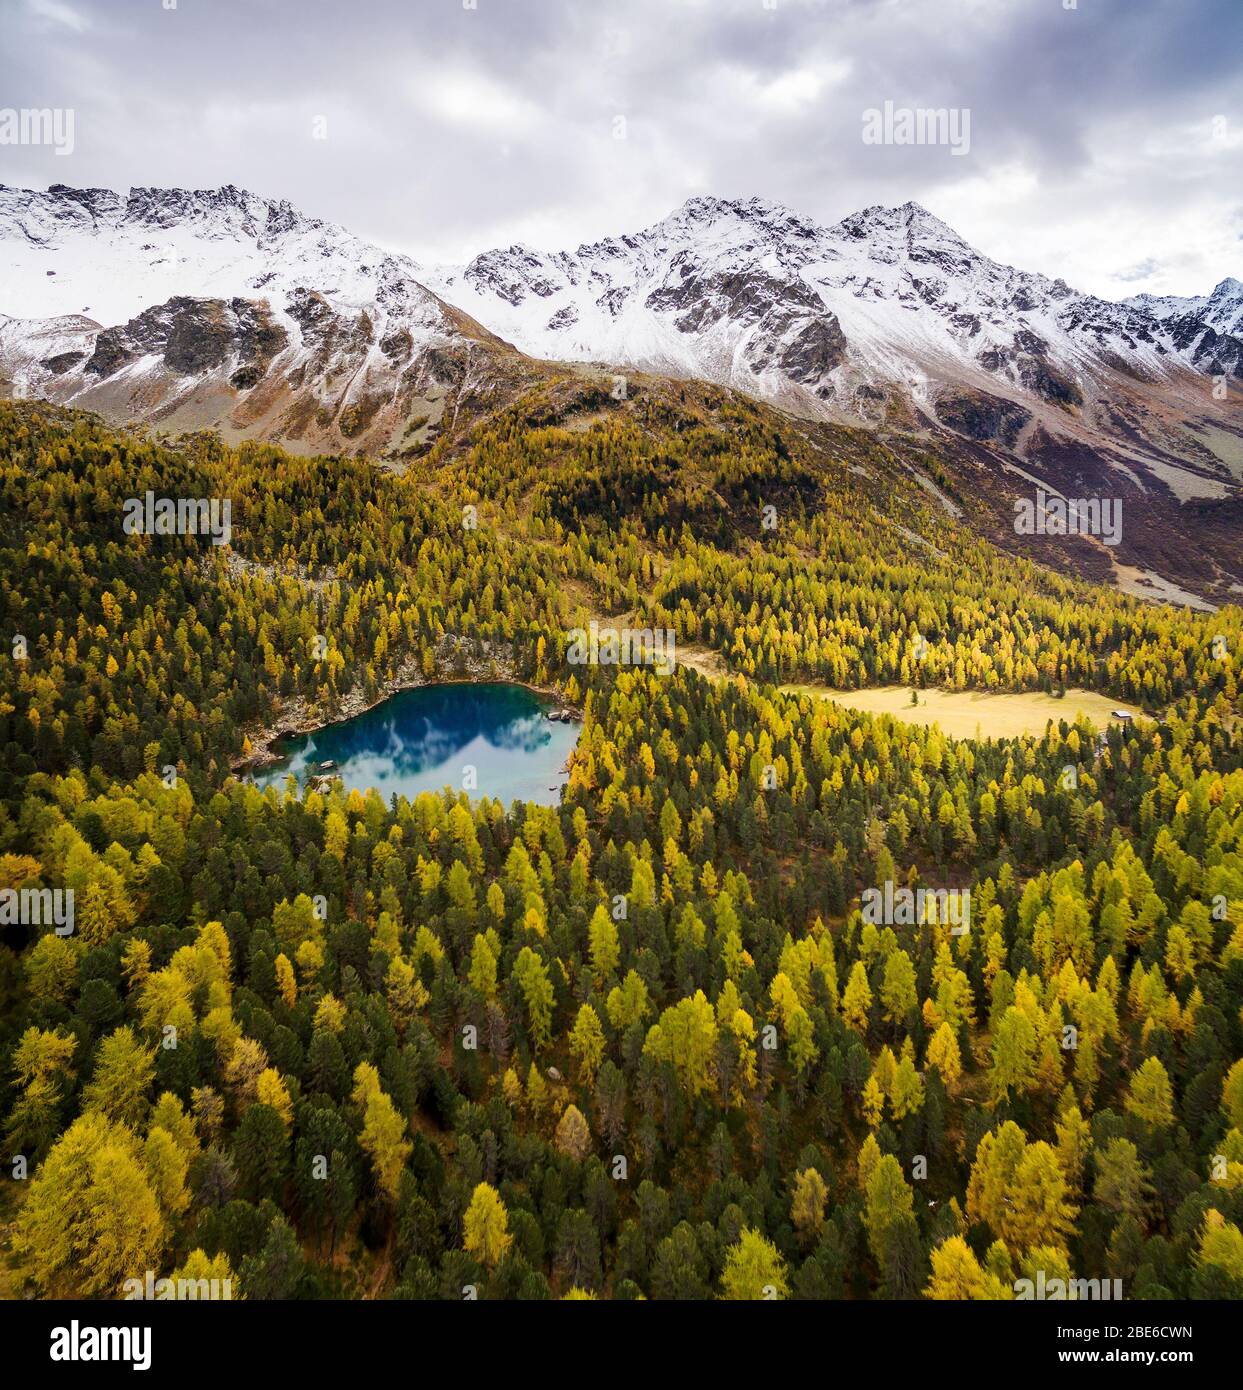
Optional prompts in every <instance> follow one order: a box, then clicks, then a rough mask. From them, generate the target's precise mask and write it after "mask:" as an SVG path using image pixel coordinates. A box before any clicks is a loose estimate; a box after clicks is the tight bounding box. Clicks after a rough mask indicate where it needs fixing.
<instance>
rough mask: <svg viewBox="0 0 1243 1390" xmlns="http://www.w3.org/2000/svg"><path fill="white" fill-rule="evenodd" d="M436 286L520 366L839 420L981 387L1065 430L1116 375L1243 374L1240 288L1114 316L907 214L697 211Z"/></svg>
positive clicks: (442, 276) (438, 277)
mask: <svg viewBox="0 0 1243 1390" xmlns="http://www.w3.org/2000/svg"><path fill="white" fill-rule="evenodd" d="M425 276H426V279H427V281H428V283H429V284H431V285H433V286H434V287H435V288H437V289H438V290H439V291H440V292H441V293H443V294H444V295H445V297H446V298H449V299H451V300H453V301H454V302H457V303H460V304H462V305H463V306H464V307H467V308H469V309H470V311H471V312H472V313H474V314H475V315H476V316H477V317H478V318H479V319H480V320H481V321H482V322H484V323H487V324H488V325H489V326H491V327H494V328H495V329H496V331H497V332H499V333H501V334H502V335H503V336H505V337H506V338H508V339H510V340H511V341H513V342H514V343H515V344H517V346H519V347H520V348H522V349H523V350H524V351H528V352H533V353H536V354H538V355H541V356H547V357H553V358H558V357H560V358H587V359H589V360H597V361H613V362H621V363H632V364H634V365H636V366H650V367H656V368H663V369H672V370H677V371H680V372H684V373H692V374H695V375H700V376H706V377H709V378H711V379H714V380H720V381H723V382H727V383H730V384H734V385H741V386H744V387H747V388H748V389H751V390H756V391H758V392H760V393H761V394H765V395H768V396H775V397H777V398H783V397H784V398H786V399H787V400H788V401H789V400H790V399H791V397H790V388H800V389H801V391H802V392H803V393H805V394H810V395H812V396H814V397H818V398H819V399H820V400H821V401H823V402H826V403H828V404H830V405H832V404H838V405H841V406H843V407H845V408H846V409H847V410H849V408H850V402H851V400H852V399H855V398H856V397H857V391H858V388H859V385H860V383H861V382H864V383H871V384H880V385H884V384H893V383H898V384H901V385H902V386H903V387H904V388H906V389H911V386H912V382H914V381H917V380H918V379H919V378H920V377H925V378H927V379H929V380H930V381H933V382H935V381H957V382H962V381H969V382H970V383H972V384H973V385H975V386H978V387H983V386H984V385H985V383H984V382H983V380H982V379H981V378H982V377H984V376H988V377H992V378H994V382H993V387H994V389H995V388H996V387H1001V388H1003V389H1006V388H1012V389H1013V390H1014V391H1015V392H1016V394H1019V395H1027V394H1030V395H1033V396H1035V397H1036V398H1038V400H1040V401H1043V402H1045V403H1047V404H1049V405H1052V406H1055V407H1057V408H1059V409H1062V410H1063V411H1065V412H1068V413H1070V414H1072V415H1073V413H1074V412H1075V411H1076V410H1077V409H1078V408H1079V407H1080V406H1082V405H1083V404H1084V402H1085V400H1086V399H1087V398H1088V397H1090V396H1091V395H1092V394H1093V392H1094V389H1095V387H1096V385H1097V383H1098V379H1099V378H1101V377H1107V376H1108V375H1109V374H1110V373H1112V372H1113V371H1115V370H1119V369H1120V370H1122V371H1124V372H1125V373H1127V374H1128V375H1129V376H1130V377H1131V378H1132V379H1133V380H1140V381H1153V380H1166V379H1170V378H1172V377H1176V376H1177V375H1178V374H1179V373H1182V372H1188V371H1193V372H1202V373H1208V374H1212V373H1217V372H1225V373H1227V374H1230V375H1236V376H1237V375H1238V374H1239V372H1240V371H1241V370H1243V340H1239V339H1236V338H1234V337H1233V336H1232V334H1233V332H1234V330H1235V329H1236V328H1237V327H1238V325H1239V322H1240V320H1241V319H1243V286H1239V284H1238V282H1237V281H1225V282H1223V284H1222V285H1221V286H1219V287H1218V289H1217V290H1216V291H1214V294H1213V295H1212V296H1210V297H1208V298H1207V299H1205V300H1204V301H1177V302H1174V301H1170V302H1169V303H1168V304H1166V305H1165V309H1164V311H1163V312H1157V311H1156V308H1154V304H1153V303H1149V302H1145V301H1144V300H1143V299H1142V298H1141V299H1138V300H1132V301H1127V302H1126V303H1122V304H1111V303H1108V302H1106V301H1104V300H1101V299H1098V298H1095V297H1094V296H1091V295H1083V294H1079V293H1078V292H1076V291H1075V290H1073V289H1071V288H1070V287H1069V286H1068V285H1066V284H1065V283H1064V282H1063V281H1061V280H1050V279H1047V278H1046V277H1044V276H1041V275H1033V274H1028V273H1026V272H1024V271H1019V270H1015V269H1013V268H1011V267H1009V266H1003V265H998V264H997V263H995V262H993V261H990V260H989V259H988V258H987V257H985V256H982V255H980V254H979V253H978V252H977V251H975V250H973V249H972V248H971V247H970V246H968V245H967V244H966V243H965V242H964V241H963V240H962V239H961V238H960V237H959V236H958V235H957V234H956V233H955V232H953V231H952V230H951V229H950V228H949V227H947V226H945V224H944V223H942V222H940V221H939V220H938V219H937V218H935V217H933V216H932V215H931V214H930V213H928V212H927V211H926V210H925V209H923V208H921V207H919V206H918V205H917V204H915V203H907V204H905V205H904V206H902V207H899V208H885V207H872V208H865V209H864V210H863V211H861V212H858V213H855V214H854V215H852V216H851V217H848V218H846V219H844V220H843V221H842V222H840V223H838V224H837V225H836V226H833V227H820V226H817V225H816V224H814V223H812V222H810V221H808V220H807V219H805V218H801V217H798V216H797V215H795V214H794V213H791V212H790V211H788V210H787V209H785V208H782V207H779V206H777V205H775V204H772V203H767V202H763V201H762V200H759V199H751V200H749V201H746V202H725V201H721V200H718V199H712V198H693V199H691V200H690V202H688V203H687V204H686V205H685V206H684V207H682V208H681V209H679V210H678V211H677V212H676V213H674V214H673V215H672V216H671V217H668V218H666V219H665V220H664V221H663V222H659V223H657V224H656V225H655V226H653V227H649V228H647V229H646V230H645V231H642V232H638V233H636V234H634V235H632V236H627V237H622V238H612V239H609V240H606V241H603V242H599V243H597V244H595V245H593V246H582V247H579V249H578V250H577V251H575V252H560V253H557V254H551V255H546V254H544V253H541V252H538V251H535V250H532V249H531V248H529V247H523V246H512V247H509V248H508V249H506V250H501V251H492V252H487V253H485V254H484V255H481V256H479V257H477V258H476V259H475V260H474V261H472V262H471V263H470V264H469V265H467V266H465V267H462V268H454V267H445V268H439V269H437V270H431V271H427V272H425ZM812 325H816V327H814V328H813V326H812ZM797 396H798V391H796V392H795V393H794V397H793V400H795V401H797Z"/></svg>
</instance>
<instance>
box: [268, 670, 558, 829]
mask: <svg viewBox="0 0 1243 1390" xmlns="http://www.w3.org/2000/svg"><path fill="white" fill-rule="evenodd" d="M550 708H552V706H551V705H550V704H549V703H548V702H547V701H545V700H542V699H541V698H540V697H539V696H538V695H535V694H533V693H532V692H531V691H529V690H526V689H525V688H524V687H522V686H520V685H506V684H501V683H491V682H482V683H479V684H474V683H471V684H462V685H424V686H418V687H417V688H416V689H414V690H403V691H401V692H400V693H398V694H396V695H393V696H391V697H390V698H389V699H387V700H385V701H383V702H382V703H381V704H378V705H376V706H375V708H374V709H369V710H366V711H365V712H364V713H362V714H360V715H357V716H356V717H355V718H353V719H346V720H343V721H342V722H341V723H340V724H330V725H329V726H328V727H327V728H324V729H320V730H318V731H317V732H315V733H313V734H299V735H297V736H296V737H294V738H290V739H285V740H282V741H281V742H280V743H279V744H278V745H277V746H276V751H277V752H278V753H281V754H282V755H284V757H283V760H282V761H281V762H279V763H276V764H273V765H272V766H271V767H267V768H263V769H262V770H261V771H258V772H256V773H255V784H256V785H257V786H259V787H261V788H263V787H269V786H273V785H275V786H278V787H281V786H284V783H285V779H286V778H287V777H288V776H289V774H290V773H293V775H294V776H295V777H297V779H298V783H299V785H300V786H305V784H306V782H307V781H308V780H309V778H310V777H311V776H312V775H313V774H314V773H315V772H317V771H319V770H320V766H319V765H320V764H323V763H326V762H333V763H335V764H336V766H335V767H334V768H331V769H329V770H328V775H329V776H332V777H339V778H340V779H341V781H342V782H343V783H344V785H345V787H346V789H347V790H353V789H354V788H357V789H358V790H359V791H363V792H365V791H367V790H368V789H370V788H372V787H374V788H376V790H377V791H379V793H380V795H381V796H383V797H384V799H385V801H387V800H388V799H389V798H390V797H391V796H392V795H393V794H394V793H395V794H396V795H398V796H406V797H415V796H417V795H418V794H419V793H420V792H427V791H441V790H443V788H444V787H446V786H448V787H451V788H452V789H453V790H454V791H463V790H465V791H466V792H467V794H468V795H470V796H471V797H480V796H489V797H497V798H499V799H500V800H501V801H503V802H504V803H505V804H506V805H508V804H509V803H510V802H511V801H515V800H521V801H532V802H537V803H539V804H540V805H544V806H555V805H556V804H557V802H558V801H559V800H560V797H561V788H562V786H564V784H565V782H566V776H565V774H564V773H563V772H562V769H563V768H564V767H565V763H566V759H567V758H568V757H569V756H570V752H571V750H572V749H573V747H574V745H575V743H576V742H577V741H578V734H579V728H580V726H579V724H578V723H577V722H574V723H570V724H562V723H559V722H554V721H552V720H550V719H549V718H548V717H547V715H548V711H549V709H550ZM471 767H473V768H474V769H475V775H474V781H475V785H474V786H473V787H471V786H470V785H468V780H467V779H468V773H467V768H471Z"/></svg>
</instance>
